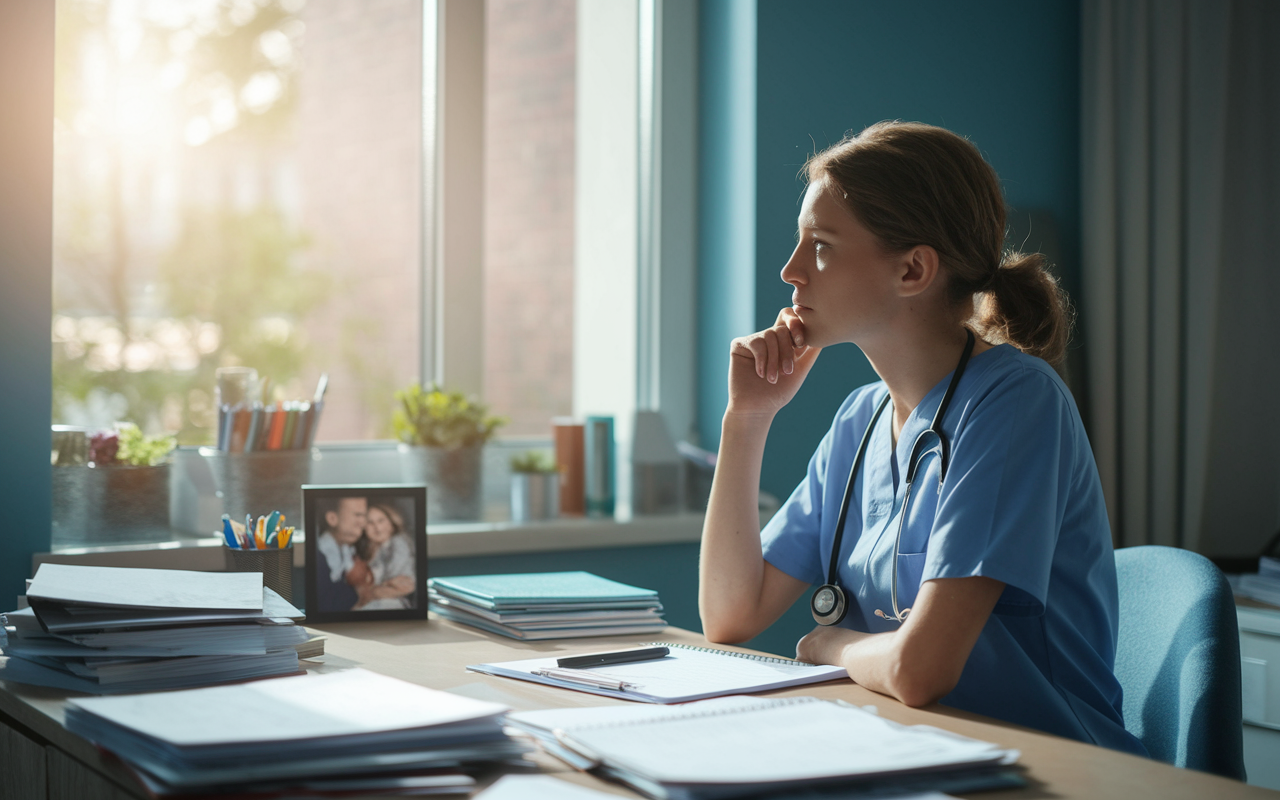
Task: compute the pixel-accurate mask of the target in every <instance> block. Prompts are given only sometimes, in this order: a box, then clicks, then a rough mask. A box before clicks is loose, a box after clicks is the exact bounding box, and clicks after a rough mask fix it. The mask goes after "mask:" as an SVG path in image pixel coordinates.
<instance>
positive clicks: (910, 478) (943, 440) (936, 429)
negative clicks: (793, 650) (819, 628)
mask: <svg viewBox="0 0 1280 800" xmlns="http://www.w3.org/2000/svg"><path fill="white" fill-rule="evenodd" d="M965 336H966V339H965V345H964V351H963V352H962V353H961V354H960V361H959V363H957V364H956V368H955V370H954V371H953V372H952V373H951V382H950V383H949V384H947V390H946V392H944V393H943V395H942V401H941V402H940V403H938V410H937V411H936V412H935V413H934V415H933V421H932V422H931V423H930V424H929V427H928V428H927V429H926V430H924V431H921V433H920V435H919V436H917V437H916V440H915V442H914V443H913V444H912V446H911V458H910V460H909V461H908V462H907V474H906V476H905V485H904V487H903V498H902V515H901V516H900V517H899V519H898V534H897V536H896V538H895V540H894V544H893V560H892V562H891V563H892V576H891V581H890V596H889V599H890V602H891V603H892V608H893V616H889V615H887V614H885V613H884V612H883V611H881V610H879V609H877V610H876V616H879V617H881V618H882V619H886V620H893V621H894V622H897V623H899V624H901V623H902V622H905V621H906V619H907V614H909V613H910V612H911V609H910V608H908V609H904V610H900V609H899V608H898V551H899V549H901V547H902V531H903V529H904V528H905V526H906V522H907V514H908V512H909V510H910V508H911V490H912V485H913V484H914V482H915V478H916V470H917V469H918V468H919V466H920V463H921V462H922V461H923V460H924V455H925V454H927V453H928V452H929V448H928V447H927V446H926V445H927V444H928V437H929V436H930V435H933V436H936V437H937V438H938V455H939V459H940V464H939V470H938V491H939V492H941V491H942V481H943V480H944V479H945V478H946V475H947V466H948V464H949V462H950V460H951V458H950V456H951V444H950V442H949V441H948V440H947V436H946V434H944V433H943V432H942V421H943V419H944V418H945V417H946V415H947V408H948V407H949V406H950V405H951V398H952V397H954V396H955V392H956V387H957V386H958V385H959V384H960V378H961V377H962V376H963V375H964V371H965V367H967V366H968V365H969V357H970V356H971V355H972V354H973V345H974V336H973V331H971V330H969V329H968V328H966V329H965ZM889 400H890V398H889V394H888V392H886V393H885V396H884V397H883V398H882V399H881V400H880V402H879V404H877V405H876V410H875V413H873V414H872V415H871V422H869V423H868V424H867V429H866V431H864V432H863V434H862V441H861V442H859V444H858V450H857V453H856V454H855V455H854V457H853V465H852V466H851V467H850V469H849V481H848V483H847V484H846V485H845V490H844V497H843V499H842V500H841V502H840V515H839V516H838V517H837V518H836V530H835V536H834V537H833V538H832V542H831V560H830V563H829V566H828V569H827V583H826V584H825V585H823V586H821V587H819V588H818V592H821V591H822V590H823V589H827V588H830V589H831V591H832V593H834V594H835V595H838V596H840V597H841V598H842V599H843V595H844V590H843V589H841V588H840V584H839V583H838V582H837V581H838V578H839V574H838V573H839V566H840V545H841V543H842V542H843V539H844V527H845V521H846V519H847V517H848V515H849V503H850V501H851V500H852V499H853V487H854V484H855V483H856V481H857V477H858V468H859V467H860V466H861V465H862V461H863V458H864V457H865V456H866V452H867V445H868V443H869V442H870V441H871V434H872V431H874V430H875V427H876V422H877V421H878V420H879V419H880V414H881V413H882V412H883V411H884V410H885V408H886V407H887V406H888V405H889ZM816 596H817V592H815V597H816ZM841 605H842V606H843V608H845V609H847V607H848V606H847V603H842V604H841ZM843 617H844V613H841V614H840V615H839V617H838V618H832V617H830V616H827V617H823V616H820V615H819V614H818V612H817V610H816V608H815V609H814V618H815V620H817V622H818V623H819V624H820V625H834V624H836V623H838V622H839V621H840V619H841V618H843Z"/></svg>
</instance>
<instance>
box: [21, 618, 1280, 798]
mask: <svg viewBox="0 0 1280 800" xmlns="http://www.w3.org/2000/svg"><path fill="white" fill-rule="evenodd" d="M317 630H319V631H321V632H324V633H326V634H328V636H329V641H328V643H327V645H326V651H327V655H326V656H325V658H324V663H323V664H321V665H318V666H313V667H311V669H313V670H316V671H321V672H326V671H332V670H335V669H345V668H348V667H355V666H361V667H366V668H368V669H371V670H375V671H377V672H381V673H383V674H385V675H390V676H393V677H396V678H401V679H403V680H406V681H411V682H413V683H418V684H422V685H423V686H430V687H432V688H436V689H447V690H451V691H454V692H457V693H459V694H464V695H467V696H470V697H476V698H480V699H485V700H496V701H499V702H503V703H506V704H507V705H510V706H511V707H513V708H515V709H516V710H529V709H536V708H550V707H570V706H596V705H607V704H615V703H620V702H624V701H620V700H613V699H611V698H607V697H598V696H596V695H592V694H587V693H585V692H573V691H566V690H563V689H556V688H552V687H549V686H541V685H539V684H534V683H528V682H525V681H517V680H510V679H506V678H496V677H492V676H488V675H479V674H476V673H471V672H466V671H465V670H464V669H463V668H464V666H465V665H467V664H477V663H483V662H492V661H509V660H513V659H517V658H534V657H537V656H538V655H539V654H545V655H551V654H554V653H568V652H575V651H576V652H582V651H585V650H594V649H608V648H612V647H625V646H628V645H633V644H635V643H637V641H638V640H637V638H636V637H617V638H602V639H577V640H567V641H565V640H561V641H555V642H529V643H522V642H515V641H512V640H510V639H504V638H502V637H499V636H494V635H491V634H487V633H484V632H481V631H477V630H474V629H471V628H467V627H464V626H461V625H455V624H453V623H451V622H445V621H442V620H437V619H433V620H431V621H430V622H425V623H423V622H373V623H345V624H338V625H326V626H321V627H319V628H317ZM652 638H655V639H660V640H663V641H675V642H685V643H690V644H698V645H703V646H705V645H706V644H707V642H706V641H705V640H704V639H703V638H702V637H701V636H698V635H696V634H693V633H689V632H687V631H682V630H678V629H674V628H672V629H668V631H667V632H666V633H665V634H663V635H661V636H657V637H652ZM0 687H2V688H0V715H3V717H4V721H5V722H6V723H7V724H8V726H9V727H8V730H6V731H0V733H2V734H3V736H0V768H2V769H3V770H4V773H5V775H6V778H5V784H6V786H9V787H10V791H8V792H5V791H3V787H0V798H4V797H22V798H28V797H33V796H36V797H38V796H41V795H39V794H35V795H33V794H30V793H23V792H19V791H15V790H13V789H14V787H16V786H17V785H18V784H17V782H18V781H20V780H24V779H30V780H32V781H34V780H36V779H37V778H39V779H41V780H43V781H46V782H47V786H48V793H47V797H48V800H83V798H89V797H92V798H107V799H108V800H128V798H133V797H140V796H141V794H135V792H136V789H134V788H133V784H132V782H131V780H130V779H129V778H128V777H127V775H125V774H123V771H122V770H121V769H120V768H119V766H118V765H117V764H113V763H112V762H111V761H110V760H109V759H104V758H103V757H102V756H101V755H100V754H99V753H98V751H97V750H96V749H94V748H93V747H92V746H91V745H90V744H89V743H88V742H86V741H85V740H83V739H81V738H80V737H78V736H74V735H72V734H70V733H68V732H67V731H66V730H65V729H64V728H63V727H62V719H63V707H64V698H65V697H66V693H65V692H59V691H54V690H46V689H40V688H35V687H28V686H21V685H18V684H12V683H8V684H5V683H3V682H0ZM776 694H779V695H813V696H817V697H827V698H839V699H842V700H846V701H849V702H852V703H856V704H858V705H875V706H877V707H878V708H879V710H880V713H881V714H882V715H884V716H885V717H887V718H889V719H893V720H897V721H898V722H903V723H907V724H917V723H926V724H931V725H936V726H938V727H941V728H946V729H948V730H952V731H955V732H957V733H961V734H964V735H967V736H972V737H975V738H978V739H984V740H987V741H991V742H996V743H998V744H1000V745H1001V746H1003V747H1013V748H1017V749H1019V750H1021V751H1022V759H1021V761H1020V764H1021V765H1022V766H1023V768H1024V769H1025V770H1026V777H1027V779H1028V781H1029V784H1030V785H1029V786H1027V787H1026V788H1024V789H1021V790H1017V791H1002V792H1000V793H998V794H996V793H986V794H980V795H973V796H975V797H991V798H1001V799H1002V800H1003V799H1005V798H1007V799H1008V800H1015V798H1056V797H1081V798H1085V797H1087V798H1108V797H1114V798H1123V800H1134V798H1140V797H1154V798H1195V800H1202V798H1215V800H1216V799H1217V798H1236V797H1240V798H1244V797H1276V796H1277V793H1275V792H1271V791H1269V790H1266V789H1260V788H1258V787H1254V786H1248V785H1246V784H1242V783H1237V782H1235V781H1232V780H1228V779H1225V778H1219V777H1216V776H1212V775H1208V774H1205V773H1201V772H1194V771H1191V770H1184V769H1178V768H1176V767H1171V766H1168V765H1166V764H1161V763H1158V762H1155V761H1150V760H1148V759H1143V758H1137V757H1134V756H1129V755H1125V754H1122V753H1117V752H1115V751H1112V750H1106V749H1103V748H1100V747H1094V746H1092V745H1087V744H1081V743H1079V742H1075V741H1070V740H1067V739H1060V738H1057V737H1055V736H1050V735H1048V734H1043V733H1038V732H1035V731H1031V730H1027V729H1024V728H1018V727H1015V726H1012V725H1008V724H1005V723H1001V722H995V721H992V720H990V719H987V718H984V717H978V716H976V715H973V714H967V713H965V712H962V711H956V710H954V709H948V708H944V707H941V706H932V707H930V708H927V709H912V708H908V707H906V706H904V705H902V704H901V703H898V702H897V701H895V700H891V699H889V698H887V697H884V696H882V695H878V694H875V693H874V692H870V691H868V690H866V689H863V688H862V687H861V686H857V685H855V684H852V683H849V682H847V681H840V682H833V683H827V684H819V685H816V686H805V687H800V688H797V689H790V690H784V691H781V692H777V693H776ZM537 759H538V763H539V764H540V765H541V766H542V768H543V769H545V770H547V771H548V772H554V773H556V774H557V775H558V776H559V777H562V778H564V779H566V780H571V781H573V782H575V783H580V784H583V785H589V786H593V787H595V788H598V789H601V790H603V791H607V792H611V793H614V794H618V795H622V796H631V797H636V796H637V795H634V794H632V793H631V792H629V791H628V790H625V789H623V788H621V787H618V786H614V785H612V784H608V783H605V782H603V781H600V780H597V779H596V778H593V777H591V776H589V775H585V774H581V773H575V772H572V771H570V770H568V769H567V768H566V767H565V766H564V765H563V764H561V763H560V762H558V761H556V760H555V759H552V758H549V757H547V756H545V755H541V754H540V755H539V756H538V757H537ZM15 770H17V771H16V772H15ZM37 773H39V775H37ZM33 785H34V784H33Z"/></svg>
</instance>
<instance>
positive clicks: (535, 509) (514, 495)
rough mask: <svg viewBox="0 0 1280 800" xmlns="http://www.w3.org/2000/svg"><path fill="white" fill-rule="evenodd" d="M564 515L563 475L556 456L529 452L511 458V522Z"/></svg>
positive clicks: (537, 451)
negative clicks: (561, 501) (561, 507)
mask: <svg viewBox="0 0 1280 800" xmlns="http://www.w3.org/2000/svg"><path fill="white" fill-rule="evenodd" d="M558 516H560V472H559V470H558V469H557V468H556V460H555V457H554V456H552V455H551V454H550V453H548V452H546V451H543V450H529V451H528V452H525V453H520V454H518V455H514V456H512V457H511V521H512V522H530V521H532V520H538V519H552V518H553V517H558Z"/></svg>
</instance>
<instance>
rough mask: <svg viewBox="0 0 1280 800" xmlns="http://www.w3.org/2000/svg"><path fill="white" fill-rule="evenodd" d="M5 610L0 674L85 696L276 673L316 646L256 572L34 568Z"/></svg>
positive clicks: (294, 612)
mask: <svg viewBox="0 0 1280 800" xmlns="http://www.w3.org/2000/svg"><path fill="white" fill-rule="evenodd" d="M27 602H28V603H29V607H28V608H25V609H21V610H19V611H13V612H9V613H7V614H5V615H4V618H5V631H4V632H5V636H4V638H3V640H2V642H0V650H3V652H4V656H5V657H4V658H3V659H0V662H2V663H0V679H3V680H12V681H17V682H19V683H31V684H37V685H40V686H53V687H57V688H61V689H71V690H74V691H79V692H87V693H90V694H115V693H126V692H138V691H154V690H159V689H177V688H185V687H191V686H204V685H207V684H211V683H221V682H226V681H238V680H247V679H250V678H262V677H267V676H271V675H286V674H289V673H295V672H297V671H298V659H299V657H302V658H309V657H312V656H315V655H319V654H321V653H323V652H324V650H323V639H319V640H317V639H313V638H312V637H311V636H310V635H309V634H308V633H307V632H306V630H305V629H303V628H302V627H300V626H298V625H297V624H296V621H297V620H299V619H301V618H302V612H301V611H299V610H298V609H297V608H294V607H293V606H292V605H291V604H289V603H288V602H287V601H285V600H284V599H283V598H281V597H280V595H278V594H276V593H275V592H274V591H272V590H271V589H269V588H267V587H264V586H263V584H262V573H260V572H190V571H187V570H164V569H128V568H121V567H82V566H70V565H65V564H42V565H41V566H40V569H39V571H37V572H36V576H35V578H33V579H32V580H31V582H30V585H29V586H28V588H27Z"/></svg>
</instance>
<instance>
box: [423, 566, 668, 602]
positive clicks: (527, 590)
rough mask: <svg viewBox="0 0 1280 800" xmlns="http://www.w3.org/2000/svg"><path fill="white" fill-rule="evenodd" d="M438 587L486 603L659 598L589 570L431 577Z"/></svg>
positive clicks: (610, 600)
mask: <svg viewBox="0 0 1280 800" xmlns="http://www.w3.org/2000/svg"><path fill="white" fill-rule="evenodd" d="M430 585H431V587H432V588H434V589H435V590H436V591H438V592H441V593H444V594H450V595H454V596H459V597H463V598H466V599H469V600H471V601H472V602H478V603H479V604H481V605H484V606H501V605H511V604H517V603H518V604H538V603H612V602H618V601H636V600H643V601H653V602H656V601H657V597H658V593H657V592H655V591H653V590H652V589H642V588H640V587H638V586H628V585H627V584H625V583H618V582H617V581H611V580H609V579H608V578H602V577H600V576H599V575H593V574H592V573H590V572H531V573H518V574H510V575H459V576H455V577H450V578H432V579H431V581H430Z"/></svg>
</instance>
